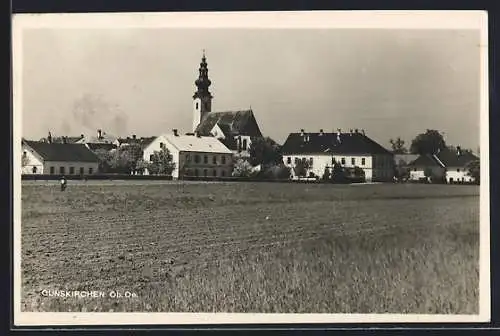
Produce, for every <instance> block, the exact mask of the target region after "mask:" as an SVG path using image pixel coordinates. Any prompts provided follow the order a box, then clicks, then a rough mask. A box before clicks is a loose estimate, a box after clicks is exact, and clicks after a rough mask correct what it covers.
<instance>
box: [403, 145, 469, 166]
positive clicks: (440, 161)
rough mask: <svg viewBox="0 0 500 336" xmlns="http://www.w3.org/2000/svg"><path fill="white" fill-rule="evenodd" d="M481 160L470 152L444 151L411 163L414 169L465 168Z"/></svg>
mask: <svg viewBox="0 0 500 336" xmlns="http://www.w3.org/2000/svg"><path fill="white" fill-rule="evenodd" d="M475 160H479V158H478V157H477V156H475V155H474V154H472V153H471V152H468V151H461V152H460V154H458V153H457V151H452V150H450V149H443V150H441V151H440V152H439V153H438V154H436V155H420V156H419V157H418V158H417V159H416V160H414V161H412V162H411V163H410V166H412V167H436V166H440V167H465V166H467V164H469V163H470V162H471V161H475Z"/></svg>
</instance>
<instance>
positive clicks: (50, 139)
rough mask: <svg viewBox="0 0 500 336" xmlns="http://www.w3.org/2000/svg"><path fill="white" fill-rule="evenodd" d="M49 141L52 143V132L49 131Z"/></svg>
mask: <svg viewBox="0 0 500 336" xmlns="http://www.w3.org/2000/svg"><path fill="white" fill-rule="evenodd" d="M47 142H48V143H52V134H51V133H50V132H49V135H48V136H47Z"/></svg>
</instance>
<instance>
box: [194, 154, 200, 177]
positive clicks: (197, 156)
mask: <svg viewBox="0 0 500 336" xmlns="http://www.w3.org/2000/svg"><path fill="white" fill-rule="evenodd" d="M194 162H195V163H200V156H199V155H198V154H196V155H195V156H194ZM196 176H198V175H196Z"/></svg>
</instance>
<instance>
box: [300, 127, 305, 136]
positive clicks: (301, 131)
mask: <svg viewBox="0 0 500 336" xmlns="http://www.w3.org/2000/svg"><path fill="white" fill-rule="evenodd" d="M300 136H304V129H303V128H302V129H301V130H300Z"/></svg>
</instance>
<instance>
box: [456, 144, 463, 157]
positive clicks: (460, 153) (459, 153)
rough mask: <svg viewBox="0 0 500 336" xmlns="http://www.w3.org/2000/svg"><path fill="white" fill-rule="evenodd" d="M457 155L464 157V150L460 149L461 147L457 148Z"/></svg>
mask: <svg viewBox="0 0 500 336" xmlns="http://www.w3.org/2000/svg"><path fill="white" fill-rule="evenodd" d="M457 155H458V156H460V155H462V148H460V146H457Z"/></svg>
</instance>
